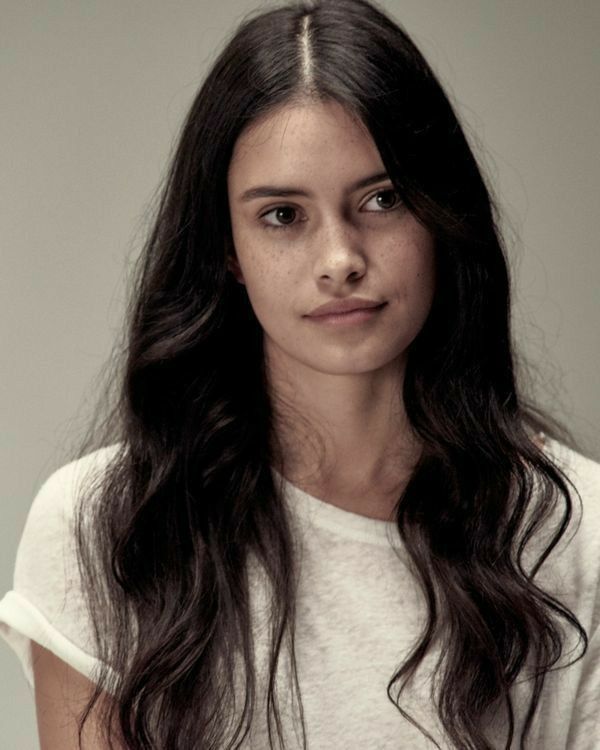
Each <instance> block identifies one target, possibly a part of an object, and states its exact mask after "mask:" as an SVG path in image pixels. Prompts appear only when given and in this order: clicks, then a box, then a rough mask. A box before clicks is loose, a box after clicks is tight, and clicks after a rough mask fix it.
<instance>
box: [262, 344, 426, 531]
mask: <svg viewBox="0 0 600 750" xmlns="http://www.w3.org/2000/svg"><path fill="white" fill-rule="evenodd" d="M283 360H284V358H283V357H281V356H280V355H279V354H278V352H277V350H273V351H272V352H271V354H270V356H268V357H267V362H268V371H269V379H270V381H271V386H272V393H273V396H274V399H273V400H274V405H275V415H276V425H277V428H276V429H277V433H278V436H279V440H280V443H281V445H282V448H283V452H284V458H285V476H286V478H287V479H288V480H289V481H290V482H292V483H293V484H295V485H296V486H297V487H300V489H302V490H304V491H305V492H308V494H310V495H313V496H314V497H318V498H319V499H322V500H324V501H326V502H329V503H331V504H333V505H336V506H338V507H340V508H342V509H344V510H348V511H350V512H353V513H358V514H360V515H364V516H367V517H370V518H377V519H379V520H386V521H388V520H390V518H391V516H390V514H391V512H392V509H393V507H394V505H395V503H396V501H397V499H398V498H399V496H400V493H401V491H402V489H403V488H404V487H405V485H406V483H407V482H408V479H409V477H410V474H411V472H412V470H413V468H414V466H415V464H416V462H417V461H418V458H419V456H420V452H421V445H420V443H419V441H418V439H417V438H416V436H415V435H414V434H413V432H412V431H411V429H410V426H409V424H408V421H407V418H406V414H405V411H404V407H403V404H402V400H401V397H400V395H399V394H400V392H401V388H400V385H399V383H398V379H399V364H398V361H397V360H395V361H393V362H390V363H389V365H388V366H386V367H384V368H381V369H379V370H377V371H372V372H367V373H360V374H353V375H348V374H345V375H332V374H329V373H320V372H318V371H316V370H314V369H312V368H308V367H306V368H304V367H298V363H295V366H294V367H293V368H286V367H285V362H284V361H283ZM290 407H291V409H290ZM298 414H299V415H301V417H302V419H299V418H298Z"/></svg>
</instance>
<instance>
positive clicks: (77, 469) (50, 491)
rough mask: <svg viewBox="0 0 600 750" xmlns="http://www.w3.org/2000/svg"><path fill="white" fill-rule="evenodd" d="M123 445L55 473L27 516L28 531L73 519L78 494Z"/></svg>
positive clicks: (82, 459) (82, 457) (103, 451)
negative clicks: (50, 523)
mask: <svg viewBox="0 0 600 750" xmlns="http://www.w3.org/2000/svg"><path fill="white" fill-rule="evenodd" d="M120 446H121V443H114V444H112V445H108V446H103V447H102V448H98V449H96V450H94V451H92V452H90V453H87V454H86V455H84V456H81V457H80V458H76V459H74V460H72V461H69V462H68V463H66V464H64V465H62V466H60V467H59V468H58V469H56V470H55V471H53V472H52V473H51V474H50V475H49V476H48V477H47V478H46V480H45V481H44V482H43V483H42V485H41V487H40V488H39V490H38V491H37V493H36V495H35V497H34V498H33V501H32V503H31V507H30V509H29V513H28V516H27V520H26V524H25V530H30V529H31V528H32V527H35V526H38V525H39V526H40V530H41V529H42V528H44V527H46V528H48V523H49V522H52V521H54V522H56V523H59V522H65V521H66V520H67V519H69V518H71V517H72V515H73V511H74V507H75V504H76V502H77V499H78V496H79V491H80V490H81V489H82V488H83V487H84V486H85V485H87V484H88V483H89V482H90V481H93V480H94V479H96V478H98V477H99V476H101V475H102V473H103V472H104V471H105V470H106V469H107V467H108V466H109V464H110V462H111V460H112V459H113V458H114V457H115V456H116V454H117V452H118V449H119V448H120Z"/></svg>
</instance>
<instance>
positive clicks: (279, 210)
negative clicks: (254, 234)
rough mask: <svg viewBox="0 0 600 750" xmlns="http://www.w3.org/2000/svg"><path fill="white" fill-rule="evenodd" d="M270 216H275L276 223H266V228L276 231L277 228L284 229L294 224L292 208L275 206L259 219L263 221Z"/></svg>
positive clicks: (294, 211) (293, 210)
mask: <svg viewBox="0 0 600 750" xmlns="http://www.w3.org/2000/svg"><path fill="white" fill-rule="evenodd" d="M271 214H274V215H275V219H276V223H272V222H271V221H266V222H265V224H266V226H268V227H271V228H273V229H277V228H278V227H285V226H289V225H290V224H293V223H294V219H295V218H296V209H295V208H294V207H293V206H277V207H276V208H273V209H271V210H270V211H267V213H265V214H263V215H262V217H261V218H262V219H265V217H267V216H270V215H271Z"/></svg>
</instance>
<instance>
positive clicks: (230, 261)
mask: <svg viewBox="0 0 600 750" xmlns="http://www.w3.org/2000/svg"><path fill="white" fill-rule="evenodd" d="M227 269H228V270H229V271H231V273H232V274H233V276H234V277H235V280H236V281H238V282H239V283H240V284H245V283H246V282H245V281H244V274H243V273H242V269H241V268H240V264H239V262H238V259H237V257H236V255H235V253H228V255H227Z"/></svg>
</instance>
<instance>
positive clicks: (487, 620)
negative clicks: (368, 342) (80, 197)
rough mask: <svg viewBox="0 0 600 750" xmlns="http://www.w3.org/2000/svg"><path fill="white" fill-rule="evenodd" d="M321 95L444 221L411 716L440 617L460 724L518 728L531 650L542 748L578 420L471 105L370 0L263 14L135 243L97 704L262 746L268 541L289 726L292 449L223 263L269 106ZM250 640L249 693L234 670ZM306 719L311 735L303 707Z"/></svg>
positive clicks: (454, 714) (95, 606)
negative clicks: (246, 138) (288, 488)
mask: <svg viewBox="0 0 600 750" xmlns="http://www.w3.org/2000/svg"><path fill="white" fill-rule="evenodd" d="M314 98H317V99H323V100H327V99H330V100H335V101H338V102H340V103H342V104H343V105H344V106H346V107H347V108H348V109H349V110H351V111H352V112H353V113H355V114H356V115H357V116H358V117H359V118H360V119H361V120H362V121H363V122H364V124H365V125H366V126H367V127H368V129H369V131H370V133H371V135H372V137H373V140H374V141H375V143H376V145H377V147H378V149H379V152H380V154H381V156H382V159H383V162H384V164H385V166H386V169H387V171H388V173H389V175H390V177H391V178H392V179H393V180H394V183H395V185H396V186H397V188H398V190H399V192H400V193H401V196H402V198H403V200H404V201H405V203H406V205H407V206H408V207H409V209H410V210H411V211H412V212H413V213H414V214H415V215H416V216H417V217H418V219H419V220H420V221H422V222H423V223H424V225H425V226H426V227H427V228H428V229H429V230H430V231H431V232H432V233H433V235H434V237H435V242H436V264H437V273H438V277H439V279H440V283H439V289H438V292H437V294H436V299H435V300H434V305H433V308H432V310H431V313H430V315H429V317H428V319H427V322H426V324H425V327H424V329H423V330H422V331H421V333H420V334H419V336H418V337H417V339H416V340H415V341H414V342H413V345H412V347H411V351H410V355H409V360H408V365H407V371H406V374H405V382H404V390H403V397H404V401H405V405H406V410H407V414H408V416H409V418H410V421H411V424H412V426H413V428H414V430H415V431H416V433H417V434H418V435H419V437H420V439H421V440H422V441H423V445H424V451H423V455H422V458H421V460H420V462H419V464H418V465H417V467H416V468H415V470H414V472H413V475H412V477H411V480H410V482H409V483H408V486H407V487H406V488H405V490H404V491H403V493H402V496H401V497H399V498H398V503H397V506H396V521H397V525H398V529H399V532H400V535H401V538H402V540H403V543H404V545H405V547H406V550H407V551H408V553H409V555H410V559H411V560H412V563H413V566H414V571H415V576H416V578H417V581H418V584H419V586H420V587H421V588H422V590H423V593H424V595H425V599H426V601H427V607H428V618H427V621H426V623H424V628H423V635H422V638H421V640H420V642H419V643H418V644H417V645H416V647H415V649H414V650H413V652H412V654H411V655H410V658H408V660H407V661H406V662H405V663H404V664H403V665H402V667H401V668H400V669H398V670H397V671H396V673H395V674H393V676H392V677H391V679H390V682H389V685H388V697H389V700H390V701H392V702H393V703H394V704H395V705H396V706H397V707H398V710H399V711H400V712H401V713H402V714H403V715H405V717H406V718H407V720H409V721H413V719H412V718H411V717H410V716H409V715H408V714H407V713H405V712H404V711H403V709H402V708H401V707H400V703H401V693H402V690H403V689H404V685H405V684H406V683H407V682H408V680H409V679H410V677H411V676H412V675H413V674H414V673H415V671H416V670H417V668H418V667H419V664H420V663H421V662H422V660H423V658H424V656H425V654H426V653H427V651H428V650H429V649H430V647H431V645H432V643H433V642H434V640H435V641H437V640H439V641H441V643H442V644H443V648H442V654H443V659H441V660H440V662H439V663H438V670H439V691H438V694H437V696H436V709H437V711H438V713H439V717H440V720H441V722H442V724H443V727H444V729H445V731H446V733H447V735H448V738H449V741H450V742H452V743H453V745H454V746H455V747H456V748H458V749H459V750H485V749H488V748H489V749H490V750H491V746H490V745H489V744H488V742H487V740H486V737H485V733H484V726H483V722H484V717H485V716H486V714H487V712H489V711H490V710H492V709H493V710H498V711H504V712H505V714H504V715H505V717H506V722H507V726H508V727H509V739H508V744H507V748H508V747H509V746H510V743H511V741H512V735H513V731H514V717H513V707H512V705H511V701H510V696H509V690H510V688H511V685H513V684H514V682H515V680H516V678H517V676H518V675H519V673H520V672H521V670H522V669H523V668H524V666H525V665H526V664H531V665H532V675H533V677H532V697H531V704H530V706H529V708H528V713H527V721H526V724H525V727H524V730H523V736H522V738H521V740H520V741H521V745H520V747H521V748H525V747H526V744H525V742H526V735H527V732H528V729H529V726H530V725H531V721H532V719H533V715H534V713H535V709H536V706H537V702H538V698H539V695H540V692H541V690H542V687H543V683H544V675H545V673H546V672H547V671H548V670H549V669H551V668H552V667H554V666H555V665H556V664H557V662H558V659H559V657H560V656H561V653H562V650H563V640H562V636H561V627H560V620H562V621H564V622H566V624H567V625H569V626H570V627H572V628H573V629H574V630H575V631H576V632H577V633H578V635H579V636H580V638H581V639H582V641H583V644H584V651H585V648H586V647H587V637H586V633H585V631H584V630H583V628H582V626H581V625H580V623H579V622H578V620H577V618H576V617H575V615H574V614H573V613H572V612H571V611H570V610H569V609H567V608H566V607H564V606H563V605H562V604H561V603H560V602H559V601H557V600H556V599H554V598H553V597H551V596H550V595H549V594H547V593H545V592H544V591H543V590H541V589H540V588H539V587H538V586H537V585H536V582H535V580H534V577H535V574H536V573H537V571H538V569H539V567H540V566H541V565H542V563H543V562H544V561H545V560H546V558H547V557H548V556H549V555H550V554H551V552H552V550H553V549H554V547H555V546H556V544H557V543H558V541H559V540H560V538H561V537H562V536H563V534H564V533H565V531H566V529H567V526H568V524H569V522H570V520H571V516H572V507H573V500H572V495H571V491H570V489H569V486H568V481H567V479H566V477H565V476H564V475H563V474H562V473H561V471H560V470H559V468H558V467H557V466H556V465H555V464H554V463H553V462H552V460H551V459H550V458H549V456H548V455H547V454H546V452H545V451H544V449H543V446H542V445H540V444H539V443H538V442H536V440H535V439H534V436H535V434H537V433H539V432H540V430H541V431H543V432H544V433H546V434H547V435H549V436H552V437H556V438H560V439H562V440H567V438H568V436H567V433H566V431H564V430H563V429H562V428H561V427H560V426H559V425H557V424H556V423H555V422H553V421H552V420H550V418H549V417H545V416H544V414H543V413H542V412H541V410H539V409H537V408H536V407H535V406H533V404H532V403H530V402H526V401H525V398H524V396H523V394H522V393H521V391H520V389H519V387H518V384H517V375H516V367H515V358H516V354H515V351H514V348H513V344H512V341H511V332H510V283H509V275H508V269H507V262H506V258H505V251H504V249H503V245H502V241H501V238H500V232H499V230H498V228H497V222H496V219H495V207H494V204H493V202H492V198H491V195H490V190H489V189H488V187H487V186H486V184H485V182H484V179H483V177H482V174H481V172H480V169H479V167H478V165H477V163H476V160H475V158H474V156H473V154H472V152H471V149H470V147H469V145H468V143H467V140H466V138H465V135H464V133H463V130H462V128H461V126H460V124H459V122H458V121H457V118H456V115H455V113H454V111H453V108H452V106H451V104H450V102H449V100H448V98H447V96H446V94H445V93H444V91H443V90H442V88H441V86H440V84H439V83H438V81H437V79H436V77H435V75H434V73H433V72H432V70H431V69H430V67H429V66H428V64H427V63H426V61H425V60H424V58H423V57H422V55H421V53H420V52H419V51H418V49H417V48H416V46H415V45H414V43H413V42H412V41H411V40H410V38H409V37H408V36H407V34H406V33H405V31H404V30H403V29H402V28H401V27H400V26H399V25H398V24H397V23H396V22H395V21H394V20H392V19H391V18H390V17H389V16H388V15H386V13H385V12H384V11H383V10H382V9H380V8H379V7H378V6H377V5H375V4H373V3H369V2H366V0H321V1H319V0H313V1H310V2H309V1H308V0H307V1H306V2H290V3H286V4H284V5H281V6H280V7H276V8H272V9H270V10H268V11H262V12H260V13H258V12H256V13H254V14H251V15H249V16H247V17H246V18H245V19H244V20H243V21H242V23H241V24H240V25H239V27H238V28H237V30H236V32H235V34H233V35H232V37H231V39H230V40H229V41H228V43H227V44H226V46H225V48H224V49H223V51H222V52H221V54H220V56H219V57H218V58H217V60H216V61H215V63H214V64H213V65H212V67H211V69H210V70H209V72H208V74H207V75H206V78H205V80H204V82H203V83H202V85H201V87H200V89H199V91H198V93H197V95H196V97H195V99H194V101H193V104H192V106H191V109H190V111H189V114H188V116H187V119H186V121H185V123H184V126H183V129H182V131H181V134H180V138H179V141H178V145H177V149H176V152H175V154H174V157H173V160H172V164H171V166H170V170H169V173H168V175H167V177H166V180H165V184H164V187H163V190H162V193H161V196H160V200H159V202H158V205H157V207H156V216H155V219H154V223H153V227H152V229H151V231H150V233H149V236H148V238H147V241H146V244H145V247H144V249H143V252H142V254H141V255H140V258H139V261H138V264H137V266H136V269H135V275H134V279H133V283H132V290H131V291H132V294H131V297H130V302H129V307H128V310H127V320H126V326H125V328H124V332H123V337H124V346H123V347H122V349H120V350H119V352H122V354H119V360H118V362H117V361H115V363H114V364H115V366H114V367H113V368H112V369H111V371H110V373H109V374H110V382H109V385H108V389H107V391H106V394H105V399H103V400H102V404H101V407H102V409H103V410H104V409H105V410H106V411H103V412H102V417H101V419H100V417H99V415H100V411H98V412H97V419H96V420H95V425H94V426H93V427H92V428H90V432H89V433H88V437H87V438H86V444H85V446H83V448H82V452H85V451H86V450H89V449H90V448H91V447H93V446H101V445H107V444H109V443H111V444H112V445H113V452H112V454H111V460H110V463H109V465H108V466H107V467H106V470H105V471H104V472H103V473H102V475H101V476H99V477H98V478H97V480H96V481H95V482H94V484H92V483H90V484H89V486H88V487H87V488H86V491H85V492H84V493H83V494H82V497H81V503H80V505H79V508H78V510H79V512H78V514H77V531H78V535H77V542H78V555H79V562H80V571H81V576H82V581H83V584H84V590H85V593H86V597H87V604H88V607H89V611H90V617H91V620H92V622H93V625H94V635H95V640H96V645H97V652H98V656H99V658H100V659H101V661H102V662H103V663H104V664H105V665H107V668H106V669H105V670H104V671H103V672H102V673H101V674H100V675H99V676H98V689H97V694H96V695H95V696H94V697H93V698H92V699H91V701H90V704H89V705H88V706H87V709H88V711H89V710H91V708H92V706H93V704H94V702H95V700H97V698H98V696H99V695H100V691H101V690H102V689H104V690H106V691H108V692H109V693H110V694H111V695H113V696H114V699H115V700H114V702H113V703H111V704H109V705H108V707H107V709H106V710H107V712H110V714H111V715H110V716H108V713H107V716H106V726H107V727H108V726H113V725H114V722H116V724H117V726H118V727H119V731H120V734H121V735H122V737H121V740H120V741H121V742H122V743H124V744H125V746H126V747H128V748H132V749H133V750H166V749H167V748H168V750H198V749H199V748H202V749H203V750H229V749H231V750H233V748H241V747H243V743H244V740H245V739H246V740H247V738H248V736H249V733H250V729H251V726H252V722H253V717H254V716H255V714H256V707H255V703H256V701H255V696H256V692H257V680H258V679H259V675H257V673H256V670H255V668H254V659H253V643H252V627H251V625H252V623H251V616H250V588H249V575H248V571H249V562H250V559H253V560H255V561H257V562H258V563H259V565H260V566H261V568H262V569H263V570H264V574H265V577H266V580H267V581H268V582H269V585H270V587H271V591H272V597H271V601H272V612H271V619H270V625H271V631H270V634H271V653H270V659H269V670H270V673H269V675H268V680H266V677H267V676H263V677H264V679H265V680H266V682H267V686H268V712H267V713H268V716H267V720H268V729H269V743H270V747H271V748H275V747H284V743H283V740H282V733H281V722H280V716H279V711H278V702H277V691H276V690H275V679H274V675H275V672H276V670H277V664H278V661H279V658H280V654H281V651H282V641H283V640H284V638H286V637H288V638H289V640H290V653H291V658H292V663H293V664H294V665H295V660H294V645H293V644H294V612H295V596H296V584H297V577H298V566H297V564H296V558H295V555H294V540H293V534H292V530H291V526H290V522H289V519H288V517H287V515H286V510H285V505H284V503H282V501H281V488H280V487H278V486H277V485H276V483H275V482H274V479H273V474H272V473H271V466H272V465H273V464H274V462H275V461H276V460H281V456H280V451H279V450H278V447H277V446H278V443H277V438H276V435H275V434H274V420H273V414H272V405H271V401H270V398H269V391H268V387H267V381H266V377H265V372H264V364H263V350H262V335H261V334H262V331H261V329H260V326H259V324H258V322H257V320H256V318H255V316H254V315H253V312H252V309H251V307H250V305H249V302H248V299H247V296H245V294H244V291H243V288H242V287H241V286H240V285H239V284H236V283H235V281H234V279H233V278H232V277H231V275H230V274H229V273H228V272H227V263H226V259H227V252H228V250H229V249H230V248H231V244H232V238H231V226H230V221H229V211H228V199H227V190H226V177H227V166H228V163H229V160H230V157H231V154H232V150H233V146H234V144H235V142H236V139H237V138H238V136H239V135H240V133H241V132H242V130H243V129H244V128H245V127H246V126H247V125H248V124H249V123H251V122H252V121H254V120H255V119H256V118H258V117H260V116H262V115H264V114H265V113H267V112H269V111H271V110H273V109H274V108H276V107H278V106H280V105H282V104H284V103H289V102H293V101H302V100H306V99H314ZM241 371H243V373H244V377H239V373H240V372H241ZM568 439H569V441H570V442H571V444H572V443H573V441H572V439H570V438H568ZM92 498H93V502H92ZM548 523H552V524H553V526H552V533H551V535H550V541H549V543H548V544H547V545H546V547H545V548H544V549H543V550H542V551H541V553H540V554H539V555H538V557H537V558H536V561H535V563H534V564H533V566H531V567H530V568H527V567H526V566H525V563H524V559H525V558H524V553H525V551H526V549H528V545H530V544H531V543H532V541H533V539H534V538H535V533H536V532H537V531H538V530H539V529H541V528H542V526H543V525H544V524H548ZM108 665H110V668H108ZM240 665H241V666H243V668H244V669H243V672H242V675H243V678H242V681H241V687H242V688H243V690H244V700H243V701H242V700H241V697H242V695H241V690H239V689H236V690H234V687H233V686H234V681H235V680H236V679H239V674H240V673H239V667H240ZM391 667H392V665H390V670H391ZM295 677H296V688H297V693H298V699H299V705H300V710H301V705H302V704H301V690H300V685H299V684H298V680H297V675H295ZM396 686H399V688H400V689H399V691H398V694H397V696H396V697H395V698H394V697H393V695H392V691H393V689H394V688H395V687H396ZM239 687H240V685H238V688H239ZM233 701H235V705H232V702H233ZM301 713H302V711H301ZM86 716H87V713H84V714H82V716H81V725H83V723H84V722H85V719H86ZM234 719H235V720H234ZM420 728H421V727H420ZM421 729H422V731H423V732H424V733H425V734H427V732H426V729H425V728H421ZM302 731H303V737H304V746H305V747H306V734H305V727H304V721H303V720H302ZM107 733H108V730H107ZM107 740H108V742H109V746H110V747H119V745H118V744H116V743H117V738H116V737H114V736H113V737H112V738H111V737H107ZM276 742H278V744H276ZM433 744H435V743H434V742H433V741H432V745H433Z"/></svg>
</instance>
